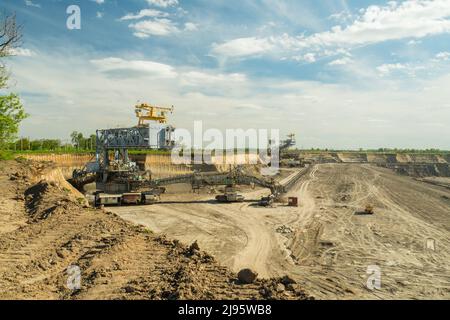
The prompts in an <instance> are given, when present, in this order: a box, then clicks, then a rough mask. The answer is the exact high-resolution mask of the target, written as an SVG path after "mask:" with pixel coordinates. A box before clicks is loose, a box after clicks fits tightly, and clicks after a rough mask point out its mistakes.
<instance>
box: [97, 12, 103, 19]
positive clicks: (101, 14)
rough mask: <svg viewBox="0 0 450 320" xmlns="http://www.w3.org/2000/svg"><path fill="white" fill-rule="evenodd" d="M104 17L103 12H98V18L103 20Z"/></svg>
mask: <svg viewBox="0 0 450 320" xmlns="http://www.w3.org/2000/svg"><path fill="white" fill-rule="evenodd" d="M103 16H104V13H103V12H100V11H97V18H99V19H101V18H103Z"/></svg>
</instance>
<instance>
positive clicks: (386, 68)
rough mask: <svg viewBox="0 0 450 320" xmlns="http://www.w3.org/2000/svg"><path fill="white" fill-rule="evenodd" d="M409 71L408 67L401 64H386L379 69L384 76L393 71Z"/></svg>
mask: <svg viewBox="0 0 450 320" xmlns="http://www.w3.org/2000/svg"><path fill="white" fill-rule="evenodd" d="M407 69H408V65H406V64H401V63H386V64H383V65H381V66H378V67H377V70H378V72H379V73H380V74H381V75H383V76H385V75H389V74H390V73H391V72H393V71H398V70H407Z"/></svg>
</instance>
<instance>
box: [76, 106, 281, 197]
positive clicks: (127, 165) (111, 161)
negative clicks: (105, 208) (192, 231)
mask: <svg viewBox="0 0 450 320" xmlns="http://www.w3.org/2000/svg"><path fill="white" fill-rule="evenodd" d="M173 110H174V108H173V107H172V108H163V107H157V106H153V105H150V104H145V103H141V104H137V105H136V106H135V112H136V117H137V118H138V119H139V122H138V125H137V126H135V127H131V128H114V129H103V130H97V135H96V152H95V160H94V161H92V162H89V163H87V164H86V165H85V167H84V168H82V169H81V170H75V171H74V172H73V178H72V181H71V182H72V184H74V185H75V186H77V187H78V188H81V187H82V186H84V185H85V184H88V183H92V182H95V184H96V190H97V191H96V192H95V204H96V205H120V204H152V203H155V202H158V201H159V198H160V195H161V194H162V193H164V192H165V187H166V186H168V185H172V184H178V183H189V184H191V185H192V188H193V190H198V189H200V188H202V187H208V186H225V192H224V194H222V195H219V196H217V197H216V200H218V201H220V202H240V201H243V200H244V198H243V196H241V195H239V194H237V192H236V189H235V187H236V186H237V185H251V186H254V185H258V186H261V187H264V188H268V189H270V190H271V193H272V197H277V196H278V195H280V194H282V193H284V192H285V190H284V187H283V186H281V185H280V184H279V183H277V182H276V181H275V180H273V179H265V178H261V177H256V176H252V175H248V174H245V173H244V172H243V171H242V170H241V169H240V168H236V169H234V170H230V171H229V172H226V173H193V174H189V175H182V176H175V177H171V178H165V179H152V177H151V173H150V172H149V171H143V170H140V169H139V167H138V165H137V164H136V163H135V162H133V161H131V160H130V157H129V154H128V152H129V150H133V149H136V150H156V149H158V150H171V149H172V148H173V147H174V146H175V134H174V131H175V128H174V127H172V126H171V125H169V124H167V113H168V112H171V113H173ZM147 122H148V123H147Z"/></svg>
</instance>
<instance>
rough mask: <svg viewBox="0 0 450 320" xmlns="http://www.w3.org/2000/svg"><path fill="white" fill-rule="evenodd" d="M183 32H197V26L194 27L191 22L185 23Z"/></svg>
mask: <svg viewBox="0 0 450 320" xmlns="http://www.w3.org/2000/svg"><path fill="white" fill-rule="evenodd" d="M184 30H185V31H197V30H198V27H197V25H196V24H195V23H192V22H186V23H185V24H184Z"/></svg>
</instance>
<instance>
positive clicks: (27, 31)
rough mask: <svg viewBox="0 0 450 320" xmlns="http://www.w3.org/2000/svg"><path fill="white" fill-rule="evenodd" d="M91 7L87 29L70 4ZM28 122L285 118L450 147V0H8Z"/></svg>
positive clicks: (339, 132) (333, 141)
mask: <svg viewBox="0 0 450 320" xmlns="http://www.w3.org/2000/svg"><path fill="white" fill-rule="evenodd" d="M71 4H77V5H79V7H80V8H81V30H69V29H68V28H67V26H66V20H67V18H68V14H67V13H66V9H67V7H68V6H69V5H71ZM0 7H1V8H2V9H3V11H6V12H16V14H17V18H18V20H19V22H21V23H22V24H23V26H24V44H23V46H22V48H21V49H19V50H16V56H15V57H13V58H9V59H8V60H7V61H6V63H7V65H8V69H9V70H10V72H11V74H12V76H13V78H14V81H12V82H11V83H10V88H9V90H11V91H15V92H18V93H20V94H21V96H22V98H23V100H24V103H25V106H26V109H27V111H28V112H29V113H30V114H31V117H30V118H29V119H28V120H26V121H25V123H24V124H23V126H22V130H21V135H23V136H30V137H33V138H40V137H45V138H50V137H57V138H67V137H68V136H69V134H70V132H71V131H73V130H78V131H82V132H85V133H86V134H87V133H90V132H93V131H94V130H95V129H97V128H105V127H113V126H119V125H120V126H131V125H134V124H136V119H135V118H134V113H133V105H134V104H135V103H136V102H137V101H138V100H140V101H147V102H150V103H153V104H160V105H166V106H170V105H175V108H176V111H175V114H174V115H173V117H172V118H171V121H172V123H173V124H175V125H176V126H177V127H180V128H188V129H189V128H192V127H193V122H194V121H195V120H202V121H203V122H204V126H205V127H207V128H219V129H221V130H224V129H226V128H243V129H248V128H279V129H280V130H281V133H282V134H287V133H289V132H294V133H296V134H297V140H298V145H299V147H305V148H310V147H328V148H359V147H363V148H365V147H367V148H378V147H404V148H432V147H434V148H442V149H450V0H435V1H421V0H408V1H368V0H355V1H346V0H336V1H331V0H323V1H317V0H314V1H313V0H311V1H309V0H304V1H303V0H298V1H297V0H291V1H288V0H286V1H280V0H245V1H242V0H241V1H234V0H217V1H210V0H192V1H189V0H131V1H119V0H84V1H75V0H71V1H66V0H2V3H1V4H0Z"/></svg>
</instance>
